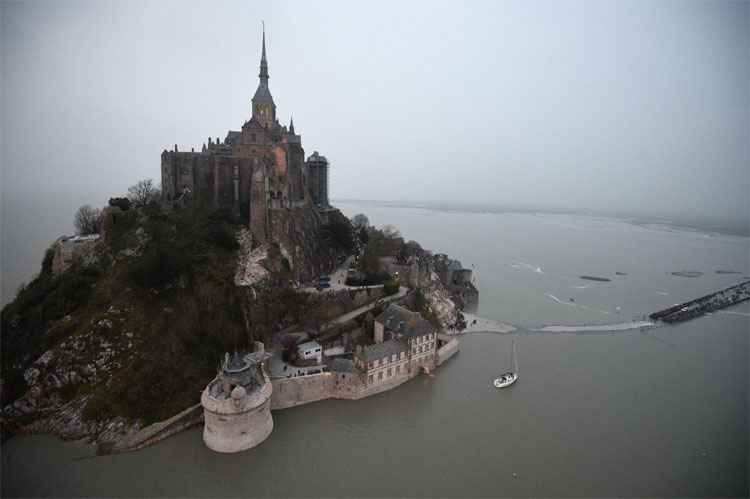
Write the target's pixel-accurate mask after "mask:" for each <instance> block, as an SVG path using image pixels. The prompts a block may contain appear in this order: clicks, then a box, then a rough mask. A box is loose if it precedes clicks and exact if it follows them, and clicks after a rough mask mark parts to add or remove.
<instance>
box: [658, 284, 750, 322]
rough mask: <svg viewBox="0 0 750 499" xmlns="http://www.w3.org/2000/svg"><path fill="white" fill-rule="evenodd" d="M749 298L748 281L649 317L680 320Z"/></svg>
mask: <svg viewBox="0 0 750 499" xmlns="http://www.w3.org/2000/svg"><path fill="white" fill-rule="evenodd" d="M745 300H750V281H745V282H743V283H740V284H737V285H735V286H731V287H729V288H726V289H722V290H721V291H717V292H715V293H711V294H710V295H706V296H702V297H700V298H696V299H695V300H691V301H688V302H685V303H680V304H679V305H674V306H672V307H669V308H666V309H664V310H660V311H658V312H654V313H653V314H651V315H650V316H649V317H650V318H651V319H652V320H659V321H662V322H670V323H672V322H682V321H687V320H690V319H694V318H696V317H699V316H701V315H704V314H706V313H709V312H714V311H716V310H720V309H722V308H726V307H730V306H732V305H736V304H738V303H741V302H743V301H745Z"/></svg>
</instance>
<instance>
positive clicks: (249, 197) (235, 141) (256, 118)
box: [161, 31, 329, 241]
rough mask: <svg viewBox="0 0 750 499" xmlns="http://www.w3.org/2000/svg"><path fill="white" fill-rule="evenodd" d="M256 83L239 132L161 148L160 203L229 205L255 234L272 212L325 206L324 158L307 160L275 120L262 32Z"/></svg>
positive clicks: (264, 230) (294, 137) (262, 235)
mask: <svg viewBox="0 0 750 499" xmlns="http://www.w3.org/2000/svg"><path fill="white" fill-rule="evenodd" d="M259 77H260V82H259V83H258V89H257V90H256V91H255V95H254V96H253V98H252V115H251V117H250V119H249V120H248V121H246V122H245V123H244V124H243V125H242V130H241V131H233V130H230V131H229V132H228V133H227V135H226V137H225V138H224V140H223V141H221V140H219V138H218V137H217V138H216V140H215V141H213V140H212V139H211V138H209V139H208V145H206V144H203V148H202V149H201V151H200V152H195V151H190V152H182V151H178V150H177V146H176V145H175V148H174V151H166V150H165V151H164V152H163V153H162V155H161V185H162V196H163V197H164V201H167V202H176V201H187V200H191V201H194V202H196V203H200V204H207V205H210V206H215V207H217V208H228V209H230V210H232V212H233V213H234V214H235V215H240V216H242V217H243V218H247V220H248V221H249V225H250V230H251V232H252V233H253V237H254V238H256V239H257V240H259V241H263V240H265V239H266V237H267V236H268V234H269V223H270V220H271V218H272V212H273V210H283V209H287V208H295V207H303V206H305V205H310V206H312V207H315V208H317V209H318V210H323V211H325V210H327V209H329V202H328V161H327V160H326V158H325V157H324V156H321V155H319V154H318V153H317V151H316V152H315V153H313V154H312V155H311V156H310V158H309V159H308V161H307V162H306V161H305V151H304V149H303V148H302V137H301V136H300V135H298V134H297V133H295V130H294V122H293V121H292V120H290V122H289V127H288V128H287V127H286V126H284V125H281V124H280V123H279V120H278V119H277V117H276V104H275V103H274V101H273V97H272V96H271V91H270V89H269V87H268V79H269V76H268V61H267V60H266V34H265V31H264V32H263V48H262V52H261V59H260V74H259Z"/></svg>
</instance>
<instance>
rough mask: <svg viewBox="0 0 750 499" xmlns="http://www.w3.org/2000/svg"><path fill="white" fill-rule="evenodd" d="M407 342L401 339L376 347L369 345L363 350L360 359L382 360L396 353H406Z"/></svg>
mask: <svg viewBox="0 0 750 499" xmlns="http://www.w3.org/2000/svg"><path fill="white" fill-rule="evenodd" d="M405 351H406V342H404V340H400V339H393V340H388V341H384V342H382V343H375V344H374V345H368V346H366V347H364V348H363V349H362V353H361V354H360V355H359V357H360V358H362V359H364V360H365V361H368V362H369V361H371V360H377V359H382V358H384V357H390V356H391V355H393V354H394V353H399V352H405Z"/></svg>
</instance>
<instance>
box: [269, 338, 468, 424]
mask: <svg viewBox="0 0 750 499" xmlns="http://www.w3.org/2000/svg"><path fill="white" fill-rule="evenodd" d="M451 340H453V341H454V343H452V344H451V349H454V350H453V351H451V352H448V351H446V355H447V357H446V358H448V357H450V356H451V355H453V354H454V353H455V352H456V351H458V340H456V339H455V338H451ZM425 367H427V368H428V369H431V368H432V367H434V364H433V363H432V362H430V363H429V364H428V365H426V366H425ZM421 372H422V368H421V367H420V366H416V365H415V366H412V369H411V370H408V371H407V370H406V369H404V370H403V371H402V373H401V374H399V375H394V376H393V377H392V378H390V379H388V380H387V381H383V382H380V383H377V382H376V383H374V384H371V385H367V384H366V383H365V379H364V378H363V377H362V375H360V374H359V373H342V372H325V373H322V374H314V375H311V376H298V377H295V378H284V379H274V380H272V383H273V395H272V396H271V409H272V410H277V409H287V408H289V407H295V406H298V405H304V404H309V403H310V402H318V401H320V400H325V399H329V398H333V399H346V400H358V399H362V398H365V397H370V396H372V395H376V394H378V393H382V392H386V391H388V390H391V389H393V388H396V387H397V386H399V385H402V384H403V383H406V382H407V381H409V380H411V379H413V378H415V377H417V376H418V375H419V374H420V373H421Z"/></svg>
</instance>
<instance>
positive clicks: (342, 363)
mask: <svg viewBox="0 0 750 499" xmlns="http://www.w3.org/2000/svg"><path fill="white" fill-rule="evenodd" d="M328 369H329V370H330V371H334V372H339V373H353V372H357V369H356V368H355V367H354V362H352V361H351V360H349V359H339V358H337V359H333V361H331V364H330V366H329V368H328Z"/></svg>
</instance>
